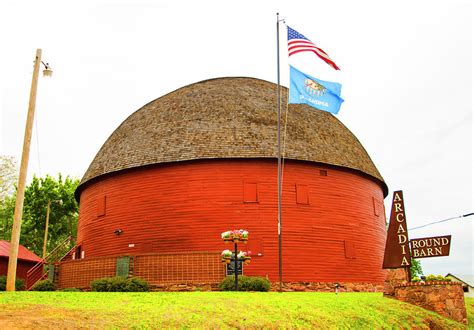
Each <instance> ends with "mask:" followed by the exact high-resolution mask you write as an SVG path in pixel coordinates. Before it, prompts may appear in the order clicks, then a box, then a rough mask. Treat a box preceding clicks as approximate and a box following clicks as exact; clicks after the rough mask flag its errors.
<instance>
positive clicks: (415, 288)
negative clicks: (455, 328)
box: [394, 282, 467, 324]
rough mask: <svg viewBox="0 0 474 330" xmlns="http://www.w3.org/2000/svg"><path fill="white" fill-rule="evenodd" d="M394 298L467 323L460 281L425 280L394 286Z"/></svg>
mask: <svg viewBox="0 0 474 330" xmlns="http://www.w3.org/2000/svg"><path fill="white" fill-rule="evenodd" d="M394 298H395V299H398V300H400V301H404V302H407V303H410V304H413V305H416V306H420V307H423V308H425V309H428V310H431V311H434V312H436V313H438V314H440V315H442V316H444V317H447V318H450V319H452V320H455V321H458V322H461V323H464V324H467V314H466V305H465V303H464V292H463V289H462V285H461V283H455V282H427V283H407V284H405V285H399V286H395V288H394Z"/></svg>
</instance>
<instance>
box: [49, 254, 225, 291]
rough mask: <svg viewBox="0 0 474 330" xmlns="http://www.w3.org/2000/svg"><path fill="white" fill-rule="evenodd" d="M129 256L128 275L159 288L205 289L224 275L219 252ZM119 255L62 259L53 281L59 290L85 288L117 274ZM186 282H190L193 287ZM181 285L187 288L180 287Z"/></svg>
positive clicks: (177, 289) (173, 289) (172, 289)
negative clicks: (100, 279)
mask: <svg viewBox="0 0 474 330" xmlns="http://www.w3.org/2000/svg"><path fill="white" fill-rule="evenodd" d="M130 257H131V259H130V272H129V275H130V276H134V277H139V278H141V279H143V280H145V281H147V282H148V283H149V284H150V285H151V286H152V287H153V286H155V287H156V288H157V289H158V290H159V289H160V288H163V291H195V288H196V287H199V285H202V286H203V290H205V289H206V288H207V286H209V287H210V288H212V285H217V284H218V283H219V282H220V281H222V279H223V278H224V277H225V269H224V267H223V266H222V264H221V262H220V253H218V252H193V253H164V254H144V255H136V256H130ZM118 258H119V256H115V257H99V258H85V259H76V260H68V261H65V262H61V263H60V264H59V265H58V266H57V267H58V272H57V274H58V276H57V278H56V284H57V286H58V288H59V289H63V288H80V289H88V288H89V287H90V283H91V281H93V280H96V279H99V278H104V277H114V276H116V265H117V259H118ZM189 283H193V284H192V286H189V285H188V284H189ZM194 283H198V284H194ZM199 283H200V284H199ZM204 284H205V285H204ZM195 286H196V287H195ZM183 288H188V289H187V290H182V289H183ZM206 291H207V290H206Z"/></svg>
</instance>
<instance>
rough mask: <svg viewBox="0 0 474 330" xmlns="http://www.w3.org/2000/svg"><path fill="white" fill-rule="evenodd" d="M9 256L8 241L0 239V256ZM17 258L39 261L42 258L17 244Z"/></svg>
mask: <svg viewBox="0 0 474 330" xmlns="http://www.w3.org/2000/svg"><path fill="white" fill-rule="evenodd" d="M9 256H10V242H8V241H4V240H0V257H6V258H8V257H9ZM18 259H21V260H27V261H36V262H39V261H41V260H42V259H41V258H40V257H38V256H37V255H36V254H34V253H33V252H31V251H30V250H28V249H27V248H26V247H24V246H23V245H19V246H18Z"/></svg>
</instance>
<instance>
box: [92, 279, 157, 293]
mask: <svg viewBox="0 0 474 330" xmlns="http://www.w3.org/2000/svg"><path fill="white" fill-rule="evenodd" d="M91 290H92V291H96V292H146V291H149V287H148V283H147V282H146V281H144V280H142V279H139V278H137V277H133V278H123V277H107V278H101V279H98V280H95V281H92V282H91Z"/></svg>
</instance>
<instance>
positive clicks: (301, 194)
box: [296, 184, 309, 205]
mask: <svg viewBox="0 0 474 330" xmlns="http://www.w3.org/2000/svg"><path fill="white" fill-rule="evenodd" d="M308 191H309V189H308V186H306V185H302V184H297V185H296V204H305V205H308V204H309V193H308Z"/></svg>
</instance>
